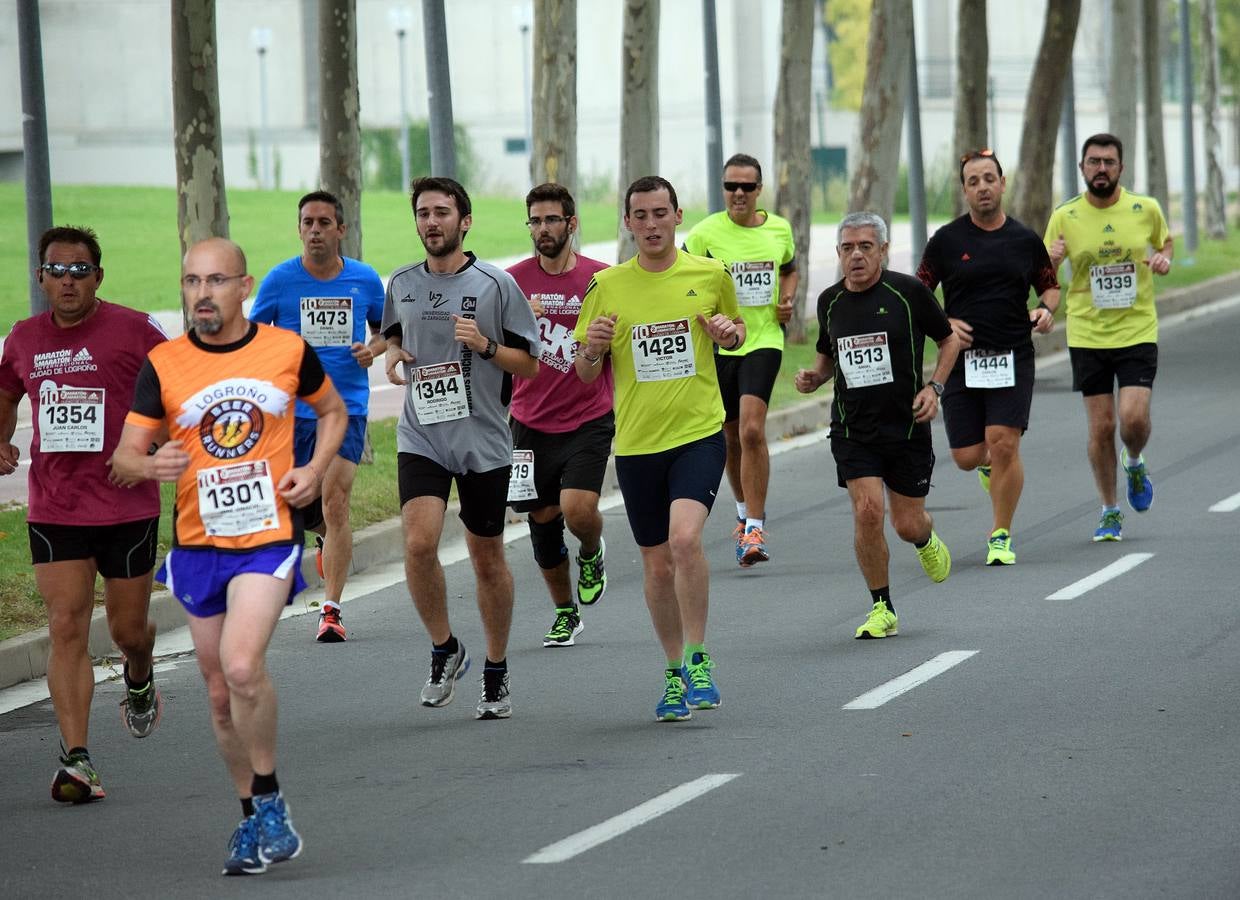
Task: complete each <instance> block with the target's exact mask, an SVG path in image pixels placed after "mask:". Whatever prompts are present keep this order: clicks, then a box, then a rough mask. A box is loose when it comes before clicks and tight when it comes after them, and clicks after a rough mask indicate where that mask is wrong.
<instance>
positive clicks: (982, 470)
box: [977, 466, 990, 494]
mask: <svg viewBox="0 0 1240 900" xmlns="http://www.w3.org/2000/svg"><path fill="white" fill-rule="evenodd" d="M977 480H978V481H980V482H981V483H982V490H984V491H985V492H986V493H988V494H989V493H990V466H978V467H977Z"/></svg>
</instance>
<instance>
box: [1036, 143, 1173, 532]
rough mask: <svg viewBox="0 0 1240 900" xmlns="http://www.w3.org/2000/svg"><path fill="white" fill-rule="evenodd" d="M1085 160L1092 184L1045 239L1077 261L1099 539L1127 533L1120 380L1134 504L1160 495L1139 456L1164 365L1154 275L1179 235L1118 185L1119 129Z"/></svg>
mask: <svg viewBox="0 0 1240 900" xmlns="http://www.w3.org/2000/svg"><path fill="white" fill-rule="evenodd" d="M1080 168H1081V174H1082V175H1083V176H1084V177H1085V187H1086V192H1085V193H1083V194H1078V195H1077V196H1076V197H1073V198H1072V199H1071V200H1069V201H1067V202H1066V203H1063V204H1061V205H1060V206H1059V207H1058V208H1057V209H1056V210H1055V212H1054V213H1052V214H1051V219H1050V222H1049V223H1047V226H1046V234H1045V236H1044V237H1043V241H1044V242H1045V244H1046V248H1047V250H1048V251H1049V253H1050V257H1051V264H1052V265H1053V266H1054V267H1055V268H1056V270H1058V268H1059V265H1060V263H1062V262H1063V261H1064V260H1065V259H1067V260H1068V261H1069V262H1070V263H1071V264H1072V284H1071V286H1070V287H1069V288H1068V293H1067V299H1066V301H1065V303H1066V304H1067V311H1068V353H1069V355H1070V356H1071V359H1072V387H1073V390H1077V391H1080V392H1081V395H1082V396H1083V397H1084V398H1085V414H1086V418H1087V419H1088V423H1089V445H1088V446H1089V463H1090V466H1091V467H1092V468H1093V472H1094V482H1095V484H1096V485H1097V487H1098V494H1099V496H1100V497H1101V499H1102V519H1101V521H1099V523H1098V528H1097V529H1096V530H1095V531H1094V540H1095V541H1119V540H1123V523H1124V514H1123V513H1121V512H1120V511H1119V507H1118V505H1117V504H1116V486H1115V475H1116V471H1115V468H1116V467H1115V450H1116V448H1115V426H1116V419H1117V413H1116V407H1117V404H1116V400H1115V386H1116V384H1118V386H1119V402H1118V422H1119V436H1120V440H1121V441H1123V444H1124V475H1125V478H1126V479H1127V482H1128V505H1129V506H1131V507H1132V508H1133V509H1134V510H1135V511H1137V512H1145V511H1146V510H1148V509H1149V508H1150V506H1151V505H1152V504H1153V502H1154V484H1153V482H1152V481H1151V480H1150V476H1149V472H1148V471H1147V469H1146V466H1145V459H1144V458H1143V457H1142V456H1141V451H1142V450H1143V449H1144V448H1145V445H1146V443H1147V442H1148V441H1149V438H1150V427H1151V426H1150V397H1151V395H1152V394H1153V387H1154V376H1155V374H1156V373H1157V370H1158V315H1157V313H1156V312H1155V310H1154V278H1153V276H1154V275H1166V274H1167V273H1168V272H1170V271H1171V256H1172V241H1171V234H1170V232H1169V231H1168V230H1167V220H1166V219H1165V218H1164V217H1163V212H1162V209H1161V208H1160V207H1159V205H1158V201H1157V200H1155V199H1154V198H1153V197H1146V196H1143V195H1141V194H1133V193H1131V192H1130V191H1127V190H1125V189H1124V188H1122V187H1120V184H1119V176H1120V173H1121V172H1123V171H1124V146H1123V144H1121V143H1120V140H1119V138H1117V137H1115V135H1112V134H1095V135H1093V136H1091V137H1089V138H1086V139H1085V143H1084V145H1083V146H1082V148H1081V163H1080ZM1151 250H1152V251H1153V252H1151Z"/></svg>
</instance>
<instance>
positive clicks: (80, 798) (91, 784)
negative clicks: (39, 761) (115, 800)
mask: <svg viewBox="0 0 1240 900" xmlns="http://www.w3.org/2000/svg"><path fill="white" fill-rule="evenodd" d="M61 752H62V753H63V752H64V747H61ZM60 766H61V767H60V768H59V769H58V770H57V771H56V774H55V776H53V778H52V799H53V800H55V801H57V802H58V803H89V802H90V801H91V800H102V799H103V798H104V797H106V796H107V794H105V793H104V791H103V785H102V784H100V783H99V773H98V772H96V771H95V767H94V766H93V765H91V762H90V757H89V756H87V755H86V754H85V753H70V754H67V755H65V756H62V757H60Z"/></svg>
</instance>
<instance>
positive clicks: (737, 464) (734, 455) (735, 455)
mask: <svg viewBox="0 0 1240 900" xmlns="http://www.w3.org/2000/svg"><path fill="white" fill-rule="evenodd" d="M723 441H724V444H725V445H726V446H727V448H728V457H727V461H726V462H725V463H724V466H723V470H724V471H725V472H727V474H728V484H729V485H730V486H731V488H732V496H734V497H735V498H736V502H737V503H745V504H746V505H748V501H747V500H746V499H745V488H744V482H742V480H741V423H740V420H739V419H733V420H732V421H731V422H724V423H723Z"/></svg>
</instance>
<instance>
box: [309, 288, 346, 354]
mask: <svg viewBox="0 0 1240 900" xmlns="http://www.w3.org/2000/svg"><path fill="white" fill-rule="evenodd" d="M301 336H302V338H304V339H305V341H306V343H307V344H309V345H310V346H311V347H348V346H351V345H352V344H353V298H352V297H302V298H301Z"/></svg>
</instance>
